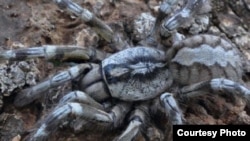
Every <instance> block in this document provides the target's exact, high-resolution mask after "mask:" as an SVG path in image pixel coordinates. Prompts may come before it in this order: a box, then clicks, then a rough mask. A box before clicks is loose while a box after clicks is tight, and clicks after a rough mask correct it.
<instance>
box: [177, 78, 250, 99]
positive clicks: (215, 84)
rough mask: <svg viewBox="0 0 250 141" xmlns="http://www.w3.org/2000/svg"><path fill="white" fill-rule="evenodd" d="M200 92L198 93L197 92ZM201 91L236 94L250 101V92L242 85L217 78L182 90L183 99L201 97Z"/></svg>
mask: <svg viewBox="0 0 250 141" xmlns="http://www.w3.org/2000/svg"><path fill="white" fill-rule="evenodd" d="M197 91H198V92H197ZM199 91H206V92H215V93H219V92H223V93H225V94H232V95H234V94H236V95H239V96H241V97H244V98H246V99H248V100H249V99H250V90H249V89H248V88H246V87H244V86H243V85H241V84H240V83H237V82H234V81H231V80H228V79H224V78H215V79H212V80H209V81H203V82H200V83H196V84H192V85H189V86H186V87H184V88H182V89H181V92H180V93H181V95H180V96H181V97H182V96H185V97H195V96H198V95H201V94H202V93H200V92H199Z"/></svg>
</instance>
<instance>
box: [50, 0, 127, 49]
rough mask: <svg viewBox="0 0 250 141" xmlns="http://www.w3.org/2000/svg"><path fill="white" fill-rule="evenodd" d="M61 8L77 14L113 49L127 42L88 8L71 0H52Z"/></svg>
mask: <svg viewBox="0 0 250 141" xmlns="http://www.w3.org/2000/svg"><path fill="white" fill-rule="evenodd" d="M54 2H55V3H56V4H57V5H58V7H59V8H61V9H62V10H68V11H70V12H71V13H74V14H75V15H77V16H78V17H79V18H80V19H81V20H83V21H84V22H85V23H86V24H87V25H88V26H90V27H92V28H93V30H94V31H95V32H96V33H98V34H99V35H101V37H102V38H103V39H105V40H106V41H107V42H109V43H111V44H112V46H111V47H112V48H113V49H114V50H120V49H122V48H124V47H126V46H128V43H127V42H125V41H124V40H122V39H121V37H120V36H119V35H118V34H116V33H115V32H114V31H113V30H112V29H111V28H110V27H109V26H108V25H107V24H105V23H104V22H103V21H102V20H100V19H99V18H97V17H96V16H95V15H94V14H93V13H91V12H90V11H89V10H87V9H85V8H83V7H81V6H80V5H78V4H76V3H74V2H72V1H71V0H54Z"/></svg>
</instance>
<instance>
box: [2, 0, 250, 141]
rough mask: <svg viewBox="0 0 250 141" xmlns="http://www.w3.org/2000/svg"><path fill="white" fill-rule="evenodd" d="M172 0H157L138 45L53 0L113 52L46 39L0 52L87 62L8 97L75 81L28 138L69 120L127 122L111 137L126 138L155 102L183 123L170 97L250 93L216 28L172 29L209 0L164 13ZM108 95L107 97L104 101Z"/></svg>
mask: <svg viewBox="0 0 250 141" xmlns="http://www.w3.org/2000/svg"><path fill="white" fill-rule="evenodd" d="M177 2H178V1H171V0H165V1H163V2H162V4H161V6H160V12H159V15H158V17H157V18H156V20H155V24H154V28H152V29H150V32H148V33H149V34H148V35H147V36H138V37H145V38H143V39H141V41H139V44H140V45H129V43H128V42H126V41H124V40H122V38H120V36H119V35H117V34H116V33H115V32H113V31H112V29H111V28H110V27H109V26H108V25H106V24H105V23H103V22H102V21H101V20H100V19H98V18H97V17H96V16H95V15H94V14H92V13H91V12H90V11H88V10H86V9H83V8H82V7H80V6H79V5H77V4H75V3H73V2H72V1H70V0H55V3H56V4H58V6H59V7H60V8H62V9H67V10H69V11H71V12H73V13H74V14H76V15H77V16H79V17H80V18H81V19H82V20H83V21H85V22H86V24H88V25H90V26H91V27H93V28H94V29H95V31H96V32H97V33H98V34H99V35H100V36H101V37H102V38H103V39H105V40H106V41H107V42H109V43H110V44H111V48H113V49H114V50H115V51H117V52H116V53H114V54H112V55H107V53H104V52H101V51H98V50H97V49H94V48H91V47H77V46H53V45H45V46H43V47H37V48H27V49H20V50H9V51H4V52H1V54H0V59H9V60H24V59H29V58H34V57H44V58H46V59H48V60H54V59H57V60H63V61H66V60H77V61H78V62H79V60H81V61H83V62H84V61H85V62H86V61H88V63H80V64H78V65H75V66H73V67H71V68H69V69H68V70H65V71H63V72H61V73H58V74H56V75H54V76H53V77H51V78H50V79H48V80H45V81H43V82H40V83H39V84H37V85H35V86H33V87H31V88H27V89H25V90H23V91H22V92H21V93H19V94H18V95H17V96H16V98H15V102H14V104H15V105H16V106H19V107H21V106H24V105H27V104H29V103H31V102H32V101H34V100H36V99H39V98H40V97H41V96H42V95H43V94H44V93H45V92H46V91H47V90H49V89H50V88H53V87H57V86H59V85H61V84H63V83H65V82H67V81H70V80H76V82H75V81H74V83H77V85H78V88H77V89H74V90H73V91H72V92H70V93H69V94H67V95H65V96H64V97H63V98H62V99H61V100H60V102H59V104H58V106H56V107H55V109H54V110H53V111H52V112H51V113H49V114H48V115H47V116H46V117H45V119H44V120H42V121H41V125H40V126H39V127H38V129H36V130H35V131H34V132H33V133H32V134H31V135H30V137H29V139H30V140H34V141H35V140H36V141H39V140H45V139H47V138H48V137H49V136H50V135H51V133H53V132H54V131H56V129H58V128H59V127H60V125H61V124H63V123H65V120H69V121H71V122H75V123H74V124H79V125H82V126H85V125H88V124H95V125H98V126H101V127H106V128H108V129H113V128H118V127H121V126H123V125H124V124H125V123H128V125H125V126H126V129H125V131H124V132H123V133H122V134H121V135H120V136H119V137H117V138H116V139H115V140H119V141H128V140H132V139H134V138H135V137H136V135H138V134H139V133H140V132H142V130H143V129H145V128H148V127H151V126H152V125H151V124H149V123H147V122H154V121H152V120H153V118H151V117H154V116H155V115H157V112H155V111H158V110H159V109H160V110H163V111H164V113H165V115H166V116H167V117H169V120H170V121H171V123H172V124H183V123H184V118H183V113H182V111H181V110H180V108H179V107H178V102H176V100H175V97H176V98H179V97H182V98H183V97H189V98H192V97H195V96H197V95H199V94H203V93H201V92H200V91H205V92H211V91H212V92H214V93H219V92H225V93H228V94H232V95H235V94H236V95H239V96H241V97H243V98H247V99H249V94H250V91H249V90H248V89H247V88H245V87H244V86H243V84H242V83H243V81H242V76H243V71H242V70H243V61H244V60H243V59H242V57H241V53H240V51H239V50H238V49H237V48H236V47H235V46H234V45H233V44H232V43H230V42H229V41H227V40H226V39H223V38H221V37H219V36H215V35H208V34H202V35H195V36H191V37H188V38H186V39H185V38H183V37H182V36H180V34H178V33H176V29H178V28H179V27H182V26H185V24H188V23H190V21H192V19H193V18H195V17H196V15H198V14H201V13H204V12H207V11H208V10H209V9H210V6H208V5H209V1H208V0H193V1H192V0H189V1H187V3H186V4H185V5H184V7H183V8H182V9H181V10H179V11H178V12H176V13H174V14H173V16H171V17H167V15H169V13H170V12H171V10H170V9H171V6H173V5H175V4H176V3H177ZM184 21H186V23H183V22H184ZM162 36H164V38H169V39H170V38H172V39H173V40H172V45H171V46H168V47H166V48H164V45H162V44H161V43H160V42H158V41H159V40H161V38H162ZM152 45H153V46H152ZM154 45H155V46H154ZM157 47H161V48H162V47H163V48H164V49H165V50H159V49H157ZM123 48H126V49H123ZM121 49H123V50H121ZM119 50H120V51H119ZM91 61H94V62H98V61H99V63H97V64H96V63H92V62H91ZM173 87H175V88H178V93H177V94H178V95H176V96H174V95H173V94H171V93H175V92H176V91H171V90H172V88H173ZM197 91H199V93H196V92H197ZM194 93H195V95H194ZM107 102H108V103H110V104H108V106H107V104H106V103H107ZM87 123H88V124H87ZM84 128H87V127H84ZM145 136H147V135H145ZM147 138H149V137H147Z"/></svg>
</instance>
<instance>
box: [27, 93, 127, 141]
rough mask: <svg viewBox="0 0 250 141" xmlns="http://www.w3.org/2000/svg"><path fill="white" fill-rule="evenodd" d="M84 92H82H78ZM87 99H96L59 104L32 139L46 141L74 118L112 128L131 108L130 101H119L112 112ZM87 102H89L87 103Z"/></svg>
mask: <svg viewBox="0 0 250 141" xmlns="http://www.w3.org/2000/svg"><path fill="white" fill-rule="evenodd" d="M76 93H78V94H81V95H82V94H83V93H81V92H76ZM85 96H86V95H85ZM87 100H91V101H95V100H94V99H91V98H87V99H85V100H84V101H85V102H81V103H76V102H70V100H69V101H68V102H66V103H64V104H60V105H59V106H57V107H56V108H55V109H54V110H53V112H52V113H50V114H49V115H48V116H47V117H46V118H45V119H44V120H43V121H42V123H41V126H40V127H39V128H38V129H37V130H36V131H35V132H34V133H33V134H32V135H31V136H30V137H29V140H30V141H44V140H47V139H48V138H49V136H50V135H51V134H52V133H54V132H55V131H57V130H58V128H59V127H60V125H62V124H63V123H64V122H65V121H68V120H69V121H72V119H82V120H84V121H87V122H88V123H90V124H95V125H99V126H101V127H104V128H107V129H112V128H116V127H119V126H120V125H121V124H122V122H123V120H124V118H125V116H126V114H127V113H128V112H129V110H130V108H131V104H130V103H124V102H121V103H118V104H117V105H115V106H114V107H113V108H112V109H111V111H110V112H105V111H104V110H101V109H98V106H97V107H96V105H95V104H94V105H92V104H93V103H92V102H91V103H89V102H87ZM86 102H87V103H86Z"/></svg>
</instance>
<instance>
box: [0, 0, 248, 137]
mask: <svg viewBox="0 0 250 141" xmlns="http://www.w3.org/2000/svg"><path fill="white" fill-rule="evenodd" d="M74 2H77V3H78V4H81V5H82V6H85V7H86V8H87V9H89V10H90V11H92V12H93V13H95V14H96V15H97V16H98V17H100V18H101V19H103V20H104V21H105V22H106V23H109V24H116V25H122V24H124V23H125V22H126V21H130V20H131V19H134V18H135V17H136V16H137V15H139V14H140V13H142V12H153V15H154V14H156V11H155V10H156V9H157V5H158V1H157V0H151V1H149V5H150V7H151V9H150V8H149V7H148V6H147V5H146V4H145V2H144V0H134V1H133V0H124V1H123V0H119V1H117V2H116V4H115V5H112V4H110V3H109V0H84V1H83V0H74ZM232 4H234V5H232ZM249 11H250V0H238V1H235V0H232V1H226V0H224V1H220V2H218V1H213V10H212V12H210V17H209V18H210V23H209V27H207V29H206V30H203V31H200V32H201V33H206V32H210V33H211V32H213V33H216V34H219V35H221V36H224V37H226V38H228V39H230V40H231V41H232V42H234V43H235V44H236V45H237V47H239V49H240V50H241V51H242V52H243V55H244V57H245V58H246V59H248V60H250V56H249V53H250V51H249V49H250V32H249V29H250V28H249V27H250V22H249V21H250V20H249V16H246V15H249V14H250V12H249ZM45 44H55V45H62V44H64V45H79V46H93V47H98V48H100V49H102V50H106V48H105V45H106V44H105V43H103V41H102V39H100V38H99V37H98V35H97V34H95V33H94V32H93V31H92V30H91V29H90V28H89V27H88V26H86V25H85V24H84V23H82V22H81V21H80V20H79V19H78V18H76V17H75V16H74V15H72V14H69V13H66V12H63V11H62V10H60V9H59V8H58V7H57V6H56V5H55V4H54V3H53V2H52V1H51V0H1V1H0V51H1V50H6V49H16V48H26V47H34V46H41V45H45ZM101 45H103V46H104V47H103V46H102V47H100V46H101ZM0 63H1V64H0V79H1V80H0V140H1V141H20V140H21V139H23V138H25V136H26V135H28V132H29V131H30V130H32V129H33V128H35V127H36V123H37V121H38V120H39V119H41V118H42V117H43V115H45V114H46V113H47V112H48V111H49V110H50V108H51V107H53V106H54V105H55V104H56V101H58V99H59V98H60V97H61V96H60V94H62V93H65V92H66V91H68V90H70V89H71V87H70V84H66V85H64V86H60V87H58V88H55V89H53V90H50V91H49V92H48V93H49V94H52V93H53V96H46V97H44V98H43V99H41V100H40V101H37V102H34V103H32V104H30V105H28V106H25V107H23V108H16V107H14V106H13V99H14V97H15V95H17V94H18V92H19V91H20V90H22V89H24V88H26V87H29V86H32V85H35V84H36V83H37V82H39V81H41V80H43V79H45V78H47V77H48V76H51V75H52V74H54V73H56V72H58V71H60V70H62V69H63V68H65V67H66V66H67V64H60V66H59V65H55V64H52V63H49V62H46V61H45V60H44V59H33V60H30V61H21V62H13V61H5V62H0ZM249 71H250V69H249ZM248 73H249V72H247V74H248ZM248 79H249V78H248V77H245V78H244V80H245V81H246V85H247V86H248V87H249V88H250V85H249V82H248ZM41 103H42V104H41ZM181 107H182V110H183V112H184V115H185V119H186V120H187V124H250V117H249V114H250V113H249V112H250V111H249V108H248V107H247V105H246V101H245V100H243V99H241V98H237V101H235V102H232V101H231V100H230V98H227V97H226V98H225V97H223V96H218V95H204V96H201V97H198V98H197V99H194V100H190V101H189V102H188V103H185V104H184V105H181ZM163 124H165V123H163ZM120 132H121V130H120V129H119V130H113V131H111V132H110V131H105V132H98V131H94V132H92V131H91V130H90V131H86V132H80V133H75V134H74V133H73V132H72V130H70V129H64V128H62V129H61V130H60V131H59V132H58V133H56V134H55V135H53V136H52V138H51V139H50V141H55V140H57V141H80V140H81V141H82V140H84V141H98V140H103V141H110V140H112V139H113V138H114V137H115V136H116V135H118V134H119V133H120ZM137 140H140V141H142V140H143V139H142V138H140V137H138V139H137Z"/></svg>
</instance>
